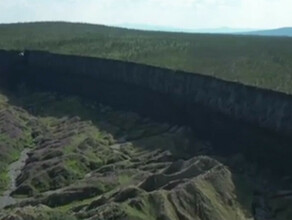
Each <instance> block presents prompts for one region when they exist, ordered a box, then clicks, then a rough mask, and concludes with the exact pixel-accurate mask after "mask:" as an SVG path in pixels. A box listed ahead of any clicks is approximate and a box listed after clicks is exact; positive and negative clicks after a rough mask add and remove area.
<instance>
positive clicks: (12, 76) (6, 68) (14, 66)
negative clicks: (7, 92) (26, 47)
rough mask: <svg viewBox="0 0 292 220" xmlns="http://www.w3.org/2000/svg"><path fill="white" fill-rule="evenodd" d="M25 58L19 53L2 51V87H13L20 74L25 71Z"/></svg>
mask: <svg viewBox="0 0 292 220" xmlns="http://www.w3.org/2000/svg"><path fill="white" fill-rule="evenodd" d="M23 64H24V58H23V57H21V56H19V52H18V51H3V50H0V86H1V87H2V86H6V87H13V86H15V85H16V84H17V82H16V79H19V78H20V77H19V74H20V73H21V72H23V71H25V67H24V65H23Z"/></svg>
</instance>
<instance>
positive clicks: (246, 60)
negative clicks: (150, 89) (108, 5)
mask: <svg viewBox="0 0 292 220" xmlns="http://www.w3.org/2000/svg"><path fill="white" fill-rule="evenodd" d="M0 48H1V49H18V50H24V49H37V50H47V51H51V52H57V53H64V54H78V55H84V56H94V57H104V58H112V59H118V60H125V61H133V62H138V63H144V64H150V65H154V66H160V67H167V68H171V69H179V70H185V71H189V72H199V73H203V74H208V75H212V76H215V77H218V78H222V79H226V80H231V81H238V82H242V83H244V84H249V85H255V86H258V87H263V88H268V89H272V90H277V91H282V92H286V93H292V62H291V60H292V53H291V51H292V39H291V38H287V37H286V38H285V37H282V38H280V37H279V38H274V37H258V36H237V35H208V34H186V33H167V32H151V31H134V30H127V29H121V28H112V27H106V26H99V25H89V24H74V23H25V24H3V25H0Z"/></svg>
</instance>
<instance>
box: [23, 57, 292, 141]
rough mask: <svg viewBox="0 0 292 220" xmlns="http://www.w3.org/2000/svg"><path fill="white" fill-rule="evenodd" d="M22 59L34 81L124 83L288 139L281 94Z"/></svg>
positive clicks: (129, 67)
mask: <svg viewBox="0 0 292 220" xmlns="http://www.w3.org/2000/svg"><path fill="white" fill-rule="evenodd" d="M28 60H29V66H30V67H32V68H34V69H35V70H36V71H39V70H40V69H42V71H43V72H38V73H37V74H38V77H43V76H44V75H46V74H45V72H47V73H48V74H52V73H53V72H54V73H58V77H61V75H66V74H69V75H71V76H73V75H74V76H75V77H77V78H79V79H82V77H86V78H88V79H89V78H90V79H92V80H94V81H95V82H100V81H107V82H112V83H118V84H119V83H124V84H127V85H130V86H136V87H138V88H141V89H146V90H150V91H153V92H156V93H157V94H161V95H166V96H167V97H169V98H170V99H171V100H172V102H177V101H178V102H180V104H184V105H187V106H188V105H192V104H196V105H199V106H201V107H205V108H207V109H210V110H212V111H216V112H219V113H222V114H224V115H226V116H228V117H231V118H234V119H236V120H242V121H245V122H248V123H251V124H253V125H256V126H259V127H262V128H267V129H269V130H274V131H277V132H280V133H285V134H287V135H291V134H292V96H289V95H285V94H282V93H278V92H273V91H268V90H264V89H259V88H255V87H250V86H245V85H242V84H239V83H232V82H226V81H223V80H219V79H215V78H212V77H208V76H202V75H199V74H193V73H185V72H180V71H172V70H167V69H161V68H156V67H150V66H146V65H139V64H134V63H126V62H119V61H113V60H105V59H94V58H85V57H75V56H63V55H56V54H49V53H43V52H31V53H30V54H29V59H28ZM48 77H50V76H48ZM69 79H72V78H71V77H69ZM66 80H68V78H66ZM52 83H54V82H52ZM79 87H80V85H79ZM83 87H86V85H83ZM79 89H81V88H79ZM85 89H86V88H85ZM91 95H92V94H91Z"/></svg>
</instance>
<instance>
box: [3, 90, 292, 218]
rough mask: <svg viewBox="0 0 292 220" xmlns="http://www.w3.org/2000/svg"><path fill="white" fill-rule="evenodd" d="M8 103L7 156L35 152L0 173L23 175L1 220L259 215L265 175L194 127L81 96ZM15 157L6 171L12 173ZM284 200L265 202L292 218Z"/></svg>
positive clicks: (5, 117) (23, 97) (5, 103)
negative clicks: (216, 147)
mask: <svg viewBox="0 0 292 220" xmlns="http://www.w3.org/2000/svg"><path fill="white" fill-rule="evenodd" d="M10 98H14V99H13V100H14V103H13V104H12V103H10V102H8V99H7V98H5V97H4V96H2V98H1V100H2V101H1V102H0V107H1V110H0V129H1V131H2V133H1V134H5V136H3V135H2V136H1V134H0V137H2V139H3V140H4V138H3V137H5V142H1V143H0V146H1V152H0V156H2V158H6V157H7V156H9V155H13V154H12V152H14V151H15V152H16V155H20V153H21V152H22V151H23V150H25V149H29V151H28V153H27V159H26V160H25V162H24V163H23V165H22V167H21V168H20V169H21V172H20V174H19V175H17V176H16V177H12V176H9V174H8V173H7V172H6V169H3V170H2V173H3V174H5V175H8V182H9V179H12V178H14V179H15V188H13V189H11V193H10V195H11V198H13V199H14V202H13V203H12V204H9V205H8V204H7V206H5V208H3V209H2V210H1V211H0V219H1V220H2V219H3V220H11V219H12V220H27V219H31V220H38V219H44V220H56V219H60V220H61V219H65V220H66V219H68V220H69V219H70V220H71V219H84V220H96V219H98V220H110V219H112V220H126V219H129V220H148V219H158V220H193V219H198V220H235V219H236V220H247V219H252V214H253V213H252V204H254V198H255V197H254V194H253V188H255V187H258V186H261V184H259V183H258V182H257V181H258V180H259V179H261V178H260V176H259V177H255V176H254V173H255V172H256V171H254V170H255V169H252V168H253V167H252V168H251V166H252V165H250V164H247V162H246V160H245V158H244V156H238V155H235V156H230V157H229V156H221V155H214V151H213V149H212V145H211V144H210V143H207V142H206V141H201V140H199V139H197V138H196V136H195V135H194V132H193V131H192V130H191V129H190V128H188V127H181V126H176V125H171V124H161V123H157V122H154V121H152V120H150V119H144V118H142V117H140V116H139V115H137V114H134V113H129V112H122V111H115V110H113V109H111V108H109V107H106V106H104V105H100V104H99V103H94V102H92V101H85V100H82V99H80V98H78V97H70V96H61V95H58V94H51V93H29V94H27V95H25V94H23V95H20V96H19V97H17V98H16V97H10ZM16 104H17V105H18V106H21V107H16V106H15V105H16ZM24 109H25V110H24ZM3 143H5V144H3ZM23 143H26V144H25V145H23ZM11 149H13V150H14V151H11ZM8 158H9V157H8ZM18 159H20V158H19V156H16V157H15V158H13V160H16V161H17V160H18ZM13 160H12V159H9V160H5V161H1V163H2V164H1V165H2V166H3V167H5V168H8V169H9V167H10V166H11V162H13ZM251 170H252V172H251ZM286 179H287V178H286ZM287 181H288V183H287ZM287 181H286V186H289V183H290V182H289V180H287ZM8 182H6V183H5V182H3V187H9V186H8V185H9V184H8ZM271 184H272V183H271ZM287 197H289V196H285V199H287ZM281 198H282V197H281ZM281 198H278V197H277V198H276V199H275V198H274V199H273V200H272V201H271V200H270V198H268V197H266V195H265V196H263V197H261V199H265V202H266V203H268V204H269V206H271V208H270V212H271V213H273V211H275V210H276V211H275V212H274V213H276V212H277V213H280V214H279V216H285V215H286V217H281V218H280V219H283V220H290V219H291V218H290V217H291V212H289V210H290V209H289V207H292V206H290V203H289V202H287V203H285V204H287V205H286V206H285V207H284V208H283V207H282V206H281V205H280V204H282V202H283V200H282V199H281ZM1 199H2V197H0V200H1ZM278 200H281V201H278ZM285 201H286V200H285ZM273 202H274V203H273ZM279 207H281V208H282V209H281V210H282V211H281V212H279ZM287 207H288V208H287ZM273 208H274V209H273ZM257 209H258V210H260V211H262V209H261V207H257ZM277 210H278V211H277ZM283 210H284V211H283ZM287 210H288V211H287ZM283 213H284V214H283ZM275 216H276V215H275ZM276 219H277V218H276ZM277 220H278V219H277Z"/></svg>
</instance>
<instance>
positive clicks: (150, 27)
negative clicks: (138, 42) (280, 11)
mask: <svg viewBox="0 0 292 220" xmlns="http://www.w3.org/2000/svg"><path fill="white" fill-rule="evenodd" d="M117 26H118V27H123V28H128V29H136V30H147V31H167V32H185V33H218V34H230V33H242V32H251V31H256V30H257V29H252V28H230V27H220V28H203V29H193V28H177V27H171V26H159V25H147V24H146V25H145V24H129V23H125V24H119V25H117Z"/></svg>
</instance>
